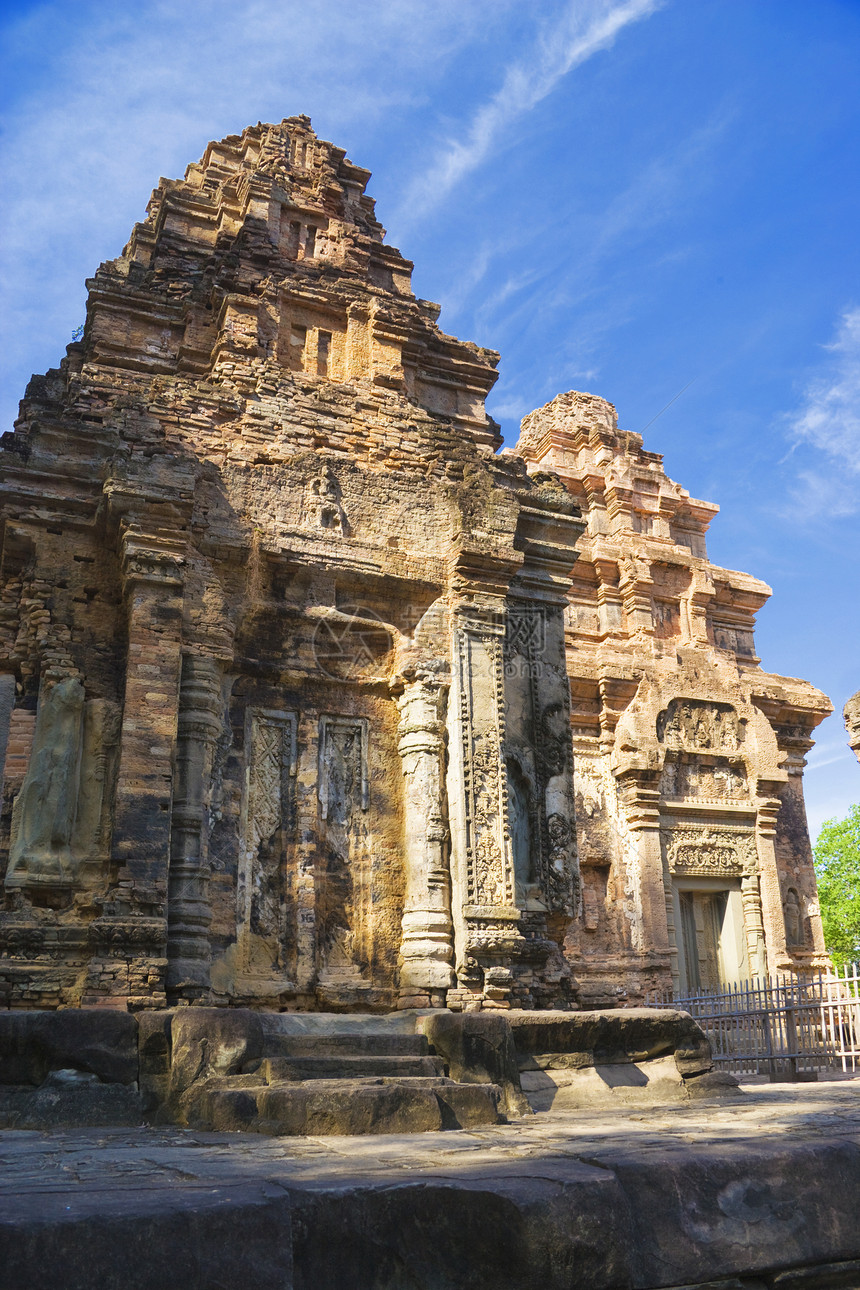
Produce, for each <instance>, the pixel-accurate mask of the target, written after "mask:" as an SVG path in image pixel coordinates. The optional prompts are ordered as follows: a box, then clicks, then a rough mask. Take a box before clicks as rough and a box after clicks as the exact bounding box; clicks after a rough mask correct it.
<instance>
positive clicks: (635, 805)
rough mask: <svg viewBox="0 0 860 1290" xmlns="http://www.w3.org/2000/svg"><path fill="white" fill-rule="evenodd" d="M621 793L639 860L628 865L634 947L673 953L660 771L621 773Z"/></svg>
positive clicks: (619, 779)
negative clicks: (662, 838)
mask: <svg viewBox="0 0 860 1290" xmlns="http://www.w3.org/2000/svg"><path fill="white" fill-rule="evenodd" d="M617 779H618V796H619V800H620V802H621V805H622V807H623V809H624V813H625V815H626V817H627V826H628V828H629V829H630V832H631V834H632V836H633V838H634V840H635V846H636V863H635V867H633V869H632V871H631V867H629V866H628V873H627V885H628V888H629V889H631V892H630V894H631V895H632V897H633V904H634V910H635V918H634V922H633V925H632V931H633V937H634V946H635V948H636V949H637V950H639V951H640V952H641V953H656V954H666V955H668V954H669V953H670V944H669V924H668V918H667V913H666V889H665V886H664V879H663V852H662V847H661V844H660V823H661V820H660V782H659V773H658V772H656V771H644V770H636V771H627V772H624V773H622V774H620V775H618V776H617Z"/></svg>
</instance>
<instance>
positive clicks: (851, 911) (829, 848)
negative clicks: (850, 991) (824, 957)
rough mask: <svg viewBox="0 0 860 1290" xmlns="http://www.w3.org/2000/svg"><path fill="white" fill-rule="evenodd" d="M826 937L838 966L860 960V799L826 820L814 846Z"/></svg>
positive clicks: (827, 944)
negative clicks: (839, 815)
mask: <svg viewBox="0 0 860 1290" xmlns="http://www.w3.org/2000/svg"><path fill="white" fill-rule="evenodd" d="M813 854H814V855H815V873H816V876H817V878H818V896H819V899H820V901H821V921H822V922H823V924H824V941H825V944H826V946H827V948H828V950H829V951H830V954H831V956H832V958H833V962H834V964H835V965H836V966H837V967H843V966H844V965H845V964H846V963H856V962H858V961H860V802H858V803H857V805H856V806H852V807H851V809H850V810H849V812H848V814H847V815H846V817H845V819H844V820H837V819H832V820H825V821H824V823H823V824H822V826H821V832H820V833H819V835H818V841H817V842H816V843H815V846H814V848H813Z"/></svg>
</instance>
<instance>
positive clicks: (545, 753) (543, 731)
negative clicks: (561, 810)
mask: <svg viewBox="0 0 860 1290" xmlns="http://www.w3.org/2000/svg"><path fill="white" fill-rule="evenodd" d="M540 735H541V741H540V749H539V752H540V756H541V760H542V762H543V766H544V770H545V772H546V775H547V776H548V777H549V776H552V775H563V774H564V770H565V767H566V766H567V749H568V742H569V739H570V726H569V723H568V719H567V713H566V712H565V710H564V707H563V705H562V704H561V703H551V704H549V706H548V707H546V708H544V710H543V712H542V713H541V719H540Z"/></svg>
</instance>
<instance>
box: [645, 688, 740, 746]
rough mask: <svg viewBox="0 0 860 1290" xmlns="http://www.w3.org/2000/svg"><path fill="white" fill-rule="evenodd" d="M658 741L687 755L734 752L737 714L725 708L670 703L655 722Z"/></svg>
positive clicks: (689, 702)
mask: <svg viewBox="0 0 860 1290" xmlns="http://www.w3.org/2000/svg"><path fill="white" fill-rule="evenodd" d="M657 738H658V739H659V740H660V741H661V742H664V741H665V743H666V744H667V745H668V746H669V747H670V748H677V749H687V750H688V751H690V752H694V751H695V752H703V751H706V750H713V751H715V752H736V751H737V747H738V718H737V713H736V712H735V711H734V709H733V708H730V707H728V705H726V704H716V703H704V702H701V701H699V700H696V699H673V700H672V702H671V703H670V704H669V706H668V708H666V709H665V710H664V711H663V712H661V713H660V715H659V716H658V718H657Z"/></svg>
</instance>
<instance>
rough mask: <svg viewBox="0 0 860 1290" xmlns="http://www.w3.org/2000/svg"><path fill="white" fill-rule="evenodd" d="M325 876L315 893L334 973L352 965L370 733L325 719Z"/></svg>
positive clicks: (325, 955)
mask: <svg viewBox="0 0 860 1290" xmlns="http://www.w3.org/2000/svg"><path fill="white" fill-rule="evenodd" d="M318 791H319V796H320V806H321V815H322V819H323V821H324V825H323V831H322V832H323V836H322V839H321V841H322V842H323V855H324V873H323V874H322V875H321V877H322V881H321V883H320V886H319V888H318V890H317V926H318V929H319V938H320V939H319V948H320V953H321V956H322V960H323V963H324V965H325V967H326V968H327V969H328V970H329V971H331V970H332V969H333V968H336V967H344V966H346V965H348V964H350V963H352V962H353V961H354V957H355V953H354V946H355V942H356V939H357V936H356V934H357V930H358V929H357V928H356V927H355V925H354V923H355V916H356V910H355V898H356V892H355V884H356V881H357V880H356V878H355V875H354V870H356V863H357V855H356V847H357V844H358V843H359V840H360V832H361V829H360V822H361V812H363V811H365V810H366V809H367V806H368V788H367V732H366V729H365V727H364V725H363V723H361V722H359V721H349V720H345V719H342V718H332V717H323V718H322V720H321V723H320V764H319V784H318Z"/></svg>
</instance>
